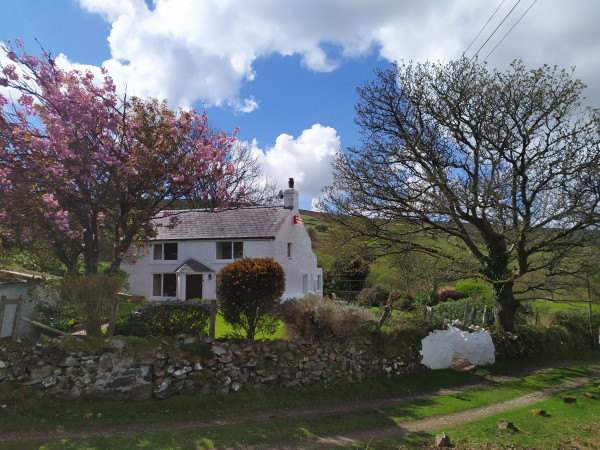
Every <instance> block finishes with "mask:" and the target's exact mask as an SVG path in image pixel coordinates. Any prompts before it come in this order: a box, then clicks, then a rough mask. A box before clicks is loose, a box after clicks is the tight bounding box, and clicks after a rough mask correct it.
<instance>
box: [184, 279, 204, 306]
mask: <svg viewBox="0 0 600 450" xmlns="http://www.w3.org/2000/svg"><path fill="white" fill-rule="evenodd" d="M193 298H202V274H193V275H186V276H185V299H186V300H191V299H193Z"/></svg>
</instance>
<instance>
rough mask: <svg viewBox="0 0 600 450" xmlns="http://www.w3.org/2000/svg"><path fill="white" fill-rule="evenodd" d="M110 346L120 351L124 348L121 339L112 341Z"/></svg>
mask: <svg viewBox="0 0 600 450" xmlns="http://www.w3.org/2000/svg"><path fill="white" fill-rule="evenodd" d="M112 346H113V348H116V349H117V350H121V349H122V348H123V347H125V342H124V341H122V340H121V339H114V338H113V340H112Z"/></svg>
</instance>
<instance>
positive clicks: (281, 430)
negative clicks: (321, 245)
mask: <svg viewBox="0 0 600 450" xmlns="http://www.w3.org/2000/svg"><path fill="white" fill-rule="evenodd" d="M495 370H501V369H499V368H496V369H495ZM586 373H587V368H586V367H585V366H571V367H566V368H561V369H552V370H548V371H545V372H542V373H538V374H534V375H530V376H527V377H524V378H522V379H518V380H514V381H510V382H507V383H502V384H499V385H496V386H494V387H488V388H481V389H474V390H470V391H466V392H463V393H461V394H457V395H448V396H437V397H432V398H429V399H428V400H423V401H419V402H415V403H411V404H404V405H398V406H394V407H390V408H385V409H382V410H379V411H370V412H364V413H353V414H345V415H340V416H324V417H314V418H311V419H302V420H278V419H277V417H272V418H270V419H269V420H268V421H267V422H263V423H248V424H244V425H236V426H224V427H214V428H204V429H199V430H194V431H180V432H157V433H144V434H143V435H142V434H140V435H128V436H107V437H101V438H97V437H96V438H88V439H69V440H63V441H60V442H53V443H49V444H47V445H46V446H43V447H41V448H138V447H150V448H212V447H215V446H218V447H229V446H247V445H254V444H258V443H260V442H265V441H267V442H269V441H270V442H273V441H277V440H287V439H297V438H302V437H310V436H312V435H318V434H332V433H339V432H344V431H351V430H360V429H371V428H378V427H383V426H386V425H391V424H394V423H397V422H398V421H402V420H415V419H419V418H422V417H427V416H431V415H435V414H444V413H449V412H453V411H459V410H463V409H467V408H473V407H477V406H483V405H487V404H490V403H494V402H497V401H502V400H506V399H508V398H512V397H516V396H519V395H524V394H526V393H530V392H532V391H535V390H538V389H542V388H544V387H548V386H552V385H556V384H559V383H562V382H564V381H566V380H568V379H572V378H575V377H579V376H582V375H585V374H586ZM430 375H431V376H430ZM481 375H482V373H479V374H477V373H475V374H457V373H455V372H451V371H431V372H428V376H427V377H423V376H422V374H416V375H414V376H413V377H405V378H403V379H390V380H385V381H384V382H382V381H380V382H375V381H373V382H365V383H360V384H343V383H342V384H340V385H339V386H335V387H333V388H330V389H323V388H319V389H317V388H313V389H308V390H303V391H301V392H297V391H296V392H293V394H295V395H290V392H291V391H278V390H270V391H263V392H246V393H239V394H236V395H230V396H218V397H217V396H214V397H184V396H182V397H177V398H174V399H170V400H166V401H163V402H143V403H139V404H131V403H128V404H123V403H117V402H94V403H87V404H81V405H79V404H78V402H71V403H70V408H69V413H66V412H65V410H64V409H63V413H62V414H61V413H56V411H57V409H60V408H61V407H62V408H65V407H66V406H67V405H66V404H64V403H63V404H60V402H61V401H60V400H59V401H58V404H55V405H52V404H50V403H49V404H47V405H38V406H37V407H32V408H31V409H29V410H25V409H21V408H19V410H16V409H13V408H11V409H9V410H8V411H6V412H9V413H11V417H6V418H5V417H4V415H3V420H2V421H1V424H0V427H1V428H2V429H31V428H34V429H40V428H42V429H49V430H52V429H56V428H57V427H80V426H88V427H93V426H99V425H111V424H121V425H125V424H134V423H158V422H167V421H181V420H185V419H193V418H201V417H215V416H223V415H234V414H240V413H251V412H253V411H264V410H270V409H274V408H293V407H310V406H319V405H331V404H332V403H335V402H347V401H352V400H357V399H368V398H374V397H390V396H392V395H401V394H406V393H411V392H412V393H416V392H423V391H432V390H435V389H439V388H442V387H452V386H457V385H460V384H463V383H471V382H474V381H477V380H478V379H481ZM84 411H85V412H86V413H88V412H91V413H93V414H94V419H92V420H89V419H84V418H83V414H85V413H84ZM224 411H226V413H225V414H224V413H223V412H224ZM98 412H100V413H101V417H97V413H98ZM15 413H16V414H15ZM57 414H58V415H57ZM5 419H9V420H5ZM151 430H152V428H150V431H151ZM453 433H454V432H453ZM422 438H423V437H421V439H422ZM27 445H29V444H27ZM39 445H40V443H37V444H33V443H32V444H31V447H29V446H25V445H24V443H23V442H20V443H19V446H14V447H10V446H8V447H6V448H38V447H39Z"/></svg>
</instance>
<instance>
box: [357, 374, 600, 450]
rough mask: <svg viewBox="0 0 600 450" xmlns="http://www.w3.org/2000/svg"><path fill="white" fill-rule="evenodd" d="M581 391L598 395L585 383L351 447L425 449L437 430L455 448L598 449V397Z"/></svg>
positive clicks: (599, 430)
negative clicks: (505, 425)
mask: <svg viewBox="0 0 600 450" xmlns="http://www.w3.org/2000/svg"><path fill="white" fill-rule="evenodd" d="M585 392H591V393H594V394H595V395H596V396H598V385H597V384H589V385H586V386H582V387H579V388H575V389H569V390H567V391H565V392H564V393H561V394H560V395H555V396H554V397H552V398H550V399H548V400H545V401H542V402H538V403H535V404H533V405H529V406H525V407H522V408H516V409H513V410H510V411H505V412H503V413H500V414H495V415H492V416H489V417H486V418H485V419H481V420H476V421H473V422H470V423H467V424H464V425H460V426H456V427H453V428H444V429H440V430H436V431H434V432H432V433H421V434H419V435H415V436H410V437H407V438H402V439H387V440H382V441H379V442H365V443H362V444H360V445H357V446H354V447H353V448H366V447H368V448H370V449H380V448H381V449H384V448H385V449H387V448H415V447H426V448H429V447H430V446H431V445H432V441H433V439H434V438H435V436H436V435H438V434H441V433H446V434H447V435H448V436H449V437H450V439H451V443H452V446H453V447H454V448H457V449H463V448H464V449H466V448H544V449H559V448H574V449H575V448H577V449H579V448H581V449H584V448H590V449H591V448H600V400H598V399H597V398H595V399H590V398H586V397H584V396H583V394H584V393H585ZM563 395H568V396H572V397H575V398H576V402H575V403H571V404H569V403H565V402H564V401H563V398H562V397H563ZM534 409H542V410H544V411H546V414H545V415H533V414H532V410H534ZM500 419H505V420H508V421H510V422H512V423H513V425H514V428H513V429H499V428H498V422H499V421H500Z"/></svg>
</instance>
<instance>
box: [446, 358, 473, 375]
mask: <svg viewBox="0 0 600 450" xmlns="http://www.w3.org/2000/svg"><path fill="white" fill-rule="evenodd" d="M474 369H475V366H474V365H473V364H471V362H470V361H469V360H468V359H464V358H454V359H453V360H452V370H454V371H455V372H471V371H472V370H474Z"/></svg>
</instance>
